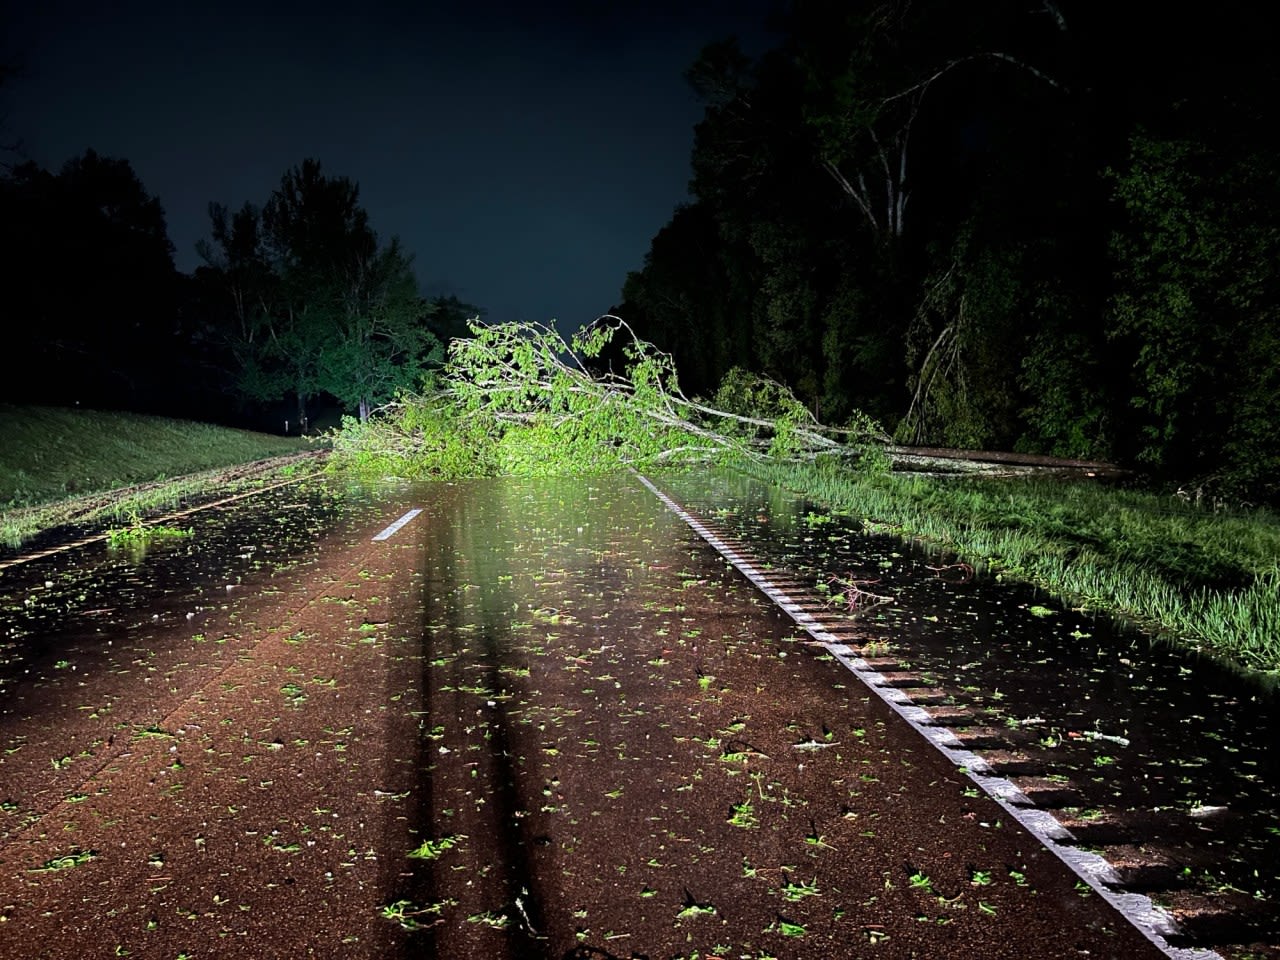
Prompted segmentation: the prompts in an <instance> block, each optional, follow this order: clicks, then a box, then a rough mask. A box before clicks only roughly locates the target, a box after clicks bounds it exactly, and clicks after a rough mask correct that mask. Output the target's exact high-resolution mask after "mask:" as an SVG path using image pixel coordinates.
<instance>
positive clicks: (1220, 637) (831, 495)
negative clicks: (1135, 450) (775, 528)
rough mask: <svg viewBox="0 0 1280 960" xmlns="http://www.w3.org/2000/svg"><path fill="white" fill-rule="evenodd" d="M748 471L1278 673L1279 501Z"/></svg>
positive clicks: (835, 472)
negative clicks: (1236, 502) (1222, 505)
mask: <svg viewBox="0 0 1280 960" xmlns="http://www.w3.org/2000/svg"><path fill="white" fill-rule="evenodd" d="M746 470H747V472H749V473H750V474H752V475H754V476H756V477H758V478H760V479H762V480H765V481H768V482H770V483H774V484H777V485H779V486H781V487H785V488H787V489H789V490H792V491H795V492H797V493H800V494H802V495H804V496H806V497H808V498H810V499H811V500H813V501H815V502H817V503H821V504H824V505H825V506H827V507H828V508H830V509H833V510H836V511H838V512H841V513H846V514H849V515H851V516H855V517H858V518H860V519H862V520H863V521H864V522H865V523H866V524H867V525H868V526H869V527H870V528H872V529H879V530H884V531H886V532H892V533H896V534H900V535H903V536H907V537H916V538H920V539H923V540H926V541H929V542H932V543H935V544H937V545H939V546H942V547H944V548H948V549H951V550H954V551H955V552H956V553H958V554H959V555H960V557H961V558H962V559H964V560H966V561H968V562H971V563H980V564H983V565H984V566H985V567H986V568H987V569H988V570H990V571H991V572H993V573H995V574H997V575H1001V576H1009V577H1013V578H1016V579H1022V580H1027V581H1029V582H1031V583H1034V584H1036V585H1037V586H1040V587H1042V588H1044V589H1045V590H1047V591H1049V592H1050V593H1053V594H1055V595H1057V596H1059V597H1061V598H1063V599H1065V600H1067V601H1068V602H1070V603H1073V604H1076V605H1079V606H1084V607H1088V608H1091V609H1096V610H1104V611H1108V612H1111V613H1116V614H1120V615H1122V616H1124V617H1127V618H1129V619H1132V620H1134V621H1136V622H1138V623H1141V624H1144V625H1146V626H1149V627H1154V628H1156V629H1157V631H1158V632H1159V633H1161V634H1162V635H1165V636H1166V637H1167V638H1168V639H1171V640H1173V641H1174V642H1175V643H1178V644H1179V645H1182V646H1186V647H1189V648H1192V649H1195V650H1201V651H1206V652H1211V653H1213V654H1214V655H1216V656H1219V657H1222V658H1225V659H1227V660H1230V661H1233V662H1235V663H1237V664H1239V665H1241V666H1244V667H1247V668H1249V669H1253V670H1262V671H1269V672H1273V671H1277V670H1280V517H1278V516H1277V515H1276V514H1275V513H1274V512H1273V511H1271V510H1268V509H1265V508H1251V509H1243V510H1235V511H1224V512H1217V513H1215V512H1212V511H1209V510H1207V509H1203V508H1201V507H1198V506H1196V505H1195V504H1192V503H1186V502H1184V501H1182V500H1180V499H1178V498H1177V497H1170V496H1161V495H1159V494H1155V493H1148V492H1141V491H1136V490H1124V489H1118V488H1115V487H1110V486H1105V485H1102V484H1099V483H1097V482H1090V481H1076V480H1070V481H1069V480H1053V479H1046V478H1035V477H1031V478H1016V479H1008V478H999V479H997V478H937V477H924V476H901V475H896V474H856V473H853V472H851V471H848V470H843V469H839V468H837V467H833V466H831V465H826V464H816V465H804V466H796V465H787V466H770V465H750V466H748V467H747V468H746Z"/></svg>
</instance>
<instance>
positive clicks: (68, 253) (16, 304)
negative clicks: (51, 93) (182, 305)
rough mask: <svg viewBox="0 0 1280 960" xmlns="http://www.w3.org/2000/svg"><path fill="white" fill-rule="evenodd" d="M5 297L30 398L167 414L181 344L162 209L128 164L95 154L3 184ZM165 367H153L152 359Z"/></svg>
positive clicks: (19, 383)
mask: <svg viewBox="0 0 1280 960" xmlns="http://www.w3.org/2000/svg"><path fill="white" fill-rule="evenodd" d="M0 197H2V199H0V203H3V206H4V210H3V227H2V228H0V238H2V239H0V242H3V244H4V249H3V251H2V255H3V257H4V262H5V265H6V271H7V276H8V281H7V283H6V289H5V291H4V297H5V299H6V300H7V305H8V310H7V311H6V312H7V313H8V315H9V316H11V317H12V318H13V322H12V325H11V328H10V336H11V337H13V338H16V343H15V341H14V340H11V341H10V343H11V344H14V345H15V346H17V347H18V348H19V349H20V350H21V352H22V355H23V357H24V363H23V364H22V365H21V366H20V369H19V370H18V371H16V375H15V376H14V377H13V378H11V380H10V382H9V383H8V384H7V387H8V390H9V391H10V392H11V393H16V394H18V395H20V396H21V397H22V398H24V399H27V400H33V399H34V400H41V401H54V402H62V403H71V402H80V403H84V404H86V405H89V404H94V405H105V406H115V407H125V408H134V409H142V408H147V409H164V407H165V405H166V403H167V401H168V400H169V394H170V391H171V389H172V387H173V385H174V381H175V379H176V378H175V377H174V376H173V374H174V372H175V368H176V367H177V366H178V364H177V363H176V362H175V361H176V358H177V357H178V356H180V355H181V353H182V350H183V344H182V343H181V342H180V341H179V340H178V338H177V337H176V327H175V315H176V304H175V296H176V274H175V271H174V267H173V247H172V245H171V244H170V242H169V239H168V234H167V231H166V227H165V219H164V211H163V209H162V208H161V206H160V203H159V201H158V200H157V199H156V198H154V197H152V196H150V195H149V194H148V193H147V191H146V189H145V187H144V186H143V185H142V182H141V181H140V180H139V179H138V177H137V175H136V174H135V173H134V171H133V168H132V167H131V166H130V165H129V163H128V161H125V160H121V159H116V158H112V157H104V156H101V155H99V154H97V153H96V152H94V151H93V150H88V151H86V152H85V153H84V154H82V155H80V156H77V157H73V158H72V159H70V160H68V161H67V162H66V164H64V165H63V167H62V169H61V170H60V171H59V172H58V173H56V174H54V173H50V172H48V171H46V170H42V169H40V168H39V167H37V166H36V165H35V164H32V163H25V164H22V165H20V166H19V167H17V168H16V169H15V170H14V171H13V173H12V174H11V175H10V176H9V177H7V178H5V179H4V180H3V181H0ZM155 355H160V356H165V357H166V358H168V360H167V362H166V363H165V364H160V365H157V364H155V363H154V361H153V360H151V359H150V358H151V357H152V356H155Z"/></svg>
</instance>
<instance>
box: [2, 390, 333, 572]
mask: <svg viewBox="0 0 1280 960" xmlns="http://www.w3.org/2000/svg"><path fill="white" fill-rule="evenodd" d="M311 449H314V448H313V446H312V445H311V444H310V443H309V442H308V441H306V440H303V439H301V438H298V437H276V436H271V435H269V434H263V433H253V432H250V431H247V430H230V429H227V428H224V427H215V426H211V425H209V424H205V423H196V422H193V421H188V420H170V419H167V418H164V417H147V416H141V415H137V414H129V413H105V412H99V411H93V410H70V409H61V408H52V407H28V406H13V405H9V404H0V511H3V512H2V513H0V546H6V547H10V548H13V547H16V546H19V545H20V544H21V543H22V542H24V541H25V540H28V539H30V538H31V537H33V536H35V535H36V534H37V533H39V532H40V531H41V530H44V529H49V528H51V527H56V526H59V525H61V524H64V523H67V522H72V521H74V522H75V523H77V524H92V523H100V522H119V521H120V520H123V519H127V518H129V517H131V516H136V515H138V514H145V513H147V512H149V511H154V510H157V509H163V508H165V507H167V506H171V505H173V504H175V503H177V502H179V501H180V500H183V499H184V498H188V497H191V496H194V495H198V494H199V493H200V492H201V491H208V490H210V489H214V488H217V489H219V490H220V492H221V490H222V487H221V483H222V477H221V476H220V475H219V474H217V473H210V472H209V471H216V470H218V469H220V468H225V467H230V466H235V465H240V464H246V463H250V462H252V461H255V460H262V459H265V458H268V457H277V456H283V455H286V454H292V453H302V452H306V451H308V450H311ZM202 471H203V472H204V474H203V475H202V474H201V472H202ZM169 478H174V479H169ZM157 481H161V482H158V483H157ZM138 484H145V485H146V486H145V488H144V489H139V490H133V491H130V492H128V493H126V494H124V495H122V496H119V497H104V498H101V502H99V498H93V497H89V496H88V495H92V494H101V493H104V492H107V491H113V490H118V489H120V488H126V487H133V486H135V485H138ZM86 498H87V502H86Z"/></svg>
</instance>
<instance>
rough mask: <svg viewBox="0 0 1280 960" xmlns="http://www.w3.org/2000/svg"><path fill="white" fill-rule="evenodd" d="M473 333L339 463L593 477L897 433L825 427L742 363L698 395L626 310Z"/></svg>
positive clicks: (347, 445) (858, 448)
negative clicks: (570, 330)
mask: <svg viewBox="0 0 1280 960" xmlns="http://www.w3.org/2000/svg"><path fill="white" fill-rule="evenodd" d="M469 329H470V331H471V336H470V337H466V338H458V339H455V340H454V341H453V342H452V343H451V344H450V345H449V357H448V360H447V361H446V363H445V366H444V369H443V371H442V374H441V377H440V380H439V382H440V384H441V387H440V389H438V390H436V391H434V392H432V393H430V394H428V395H425V396H416V397H402V398H401V399H399V400H398V401H396V402H395V403H394V404H391V405H389V406H388V407H385V408H383V410H382V414H383V418H382V421H383V422H382V423H381V424H376V425H374V426H371V427H368V428H366V429H359V428H358V427H357V425H356V424H354V423H346V424H344V428H343V431H342V433H341V434H340V436H339V437H338V438H336V442H335V454H336V455H337V456H338V459H339V462H344V461H345V462H347V463H356V464H359V463H361V461H365V464H364V465H366V466H367V465H369V462H370V461H372V462H376V463H378V464H379V468H380V469H382V470H383V471H384V472H397V473H401V474H403V473H406V472H407V473H409V474H410V475H413V476H460V475H467V474H471V475H477V474H493V473H511V474H522V475H529V474H534V473H544V474H545V473H587V472H602V471H606V470H610V469H617V468H619V467H629V466H630V467H640V466H663V465H673V464H688V463H705V462H725V461H733V460H741V459H746V460H755V461H763V460H812V459H814V458H816V457H817V456H819V455H821V454H830V455H834V456H839V457H850V458H862V457H865V455H866V452H867V450H868V449H869V448H877V449H878V447H879V445H880V444H883V443H885V442H887V439H888V438H887V437H886V436H885V434H884V432H883V430H881V429H880V427H879V425H878V424H875V423H874V422H873V421H871V420H870V419H869V418H866V417H858V418H856V419H855V420H853V421H851V423H850V424H849V425H846V426H845V427H832V426H828V425H826V424H823V423H820V422H819V421H818V420H817V418H816V417H814V416H813V415H812V414H811V413H810V411H809V410H808V408H806V407H805V405H804V404H802V403H801V402H800V401H799V400H797V399H796V397H795V396H794V395H793V394H792V393H791V392H790V390H788V389H787V388H785V387H783V386H782V385H780V384H777V383H774V382H773V381H770V380H767V379H765V378H761V377H758V376H755V375H752V374H748V373H745V372H743V371H740V370H735V371H731V373H730V375H729V376H728V377H726V380H725V382H724V384H722V386H721V389H720V391H719V393H718V394H717V396H716V401H717V404H718V405H715V406H713V405H711V404H709V403H705V402H702V401H700V400H694V399H690V398H689V397H687V396H685V394H684V393H683V392H682V391H681V390H680V387H679V384H678V378H677V375H676V369H675V364H674V362H673V360H672V358H671V355H670V354H669V353H666V352H664V351H662V350H659V349H658V348H657V347H655V346H654V345H653V344H650V343H647V342H646V341H644V340H641V339H640V338H639V337H637V336H636V335H635V333H634V331H633V330H632V329H631V328H630V327H629V326H628V325H627V324H626V323H625V322H624V321H623V320H621V319H619V318H618V317H614V316H609V315H606V316H603V317H600V318H599V319H597V320H596V321H595V322H594V323H593V324H590V325H589V326H587V327H585V328H583V329H582V330H581V331H579V332H578V333H577V334H575V335H574V336H573V337H572V338H571V339H569V340H566V339H565V338H564V337H563V336H562V335H561V334H560V333H559V332H558V331H556V330H555V329H553V328H552V327H549V326H546V325H543V324H536V323H504V324H485V323H481V322H480V321H479V320H475V321H472V322H471V323H470V324H469ZM615 364H616V365H617V366H619V367H620V368H621V371H622V372H620V373H619V372H617V371H616V370H615V369H614V366H615ZM459 437H465V438H466V441H467V442H466V444H465V449H464V447H460V446H459V444H458V442H457V440H458V438H459ZM396 461H402V464H401V468H400V469H395V468H394V466H395V462H396Z"/></svg>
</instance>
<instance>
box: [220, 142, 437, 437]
mask: <svg viewBox="0 0 1280 960" xmlns="http://www.w3.org/2000/svg"><path fill="white" fill-rule="evenodd" d="M209 214H210V224H211V233H212V240H211V241H207V242H204V243H202V244H201V246H200V252H201V255H202V256H203V258H204V260H205V262H206V263H207V264H208V266H207V268H206V269H205V270H204V271H203V277H204V281H205V283H206V284H207V285H209V286H211V287H213V288H215V289H217V290H218V291H220V295H221V296H222V298H223V302H224V304H225V318H224V324H223V328H222V329H223V336H224V342H225V343H226V345H227V349H228V350H229V352H230V354H231V356H232V357H233V358H234V362H235V365H236V384H237V388H238V389H239V390H240V391H242V392H243V393H244V394H245V395H247V396H248V397H250V398H252V399H253V400H256V401H260V402H271V401H276V400H280V399H283V398H285V397H286V396H287V397H291V398H292V399H293V402H294V404H295V405H296V406H295V410H296V414H295V415H296V417H297V420H296V422H297V423H298V424H299V425H300V426H301V425H305V424H306V423H307V419H308V413H309V404H310V402H311V401H312V400H314V399H315V398H316V397H317V396H320V395H327V396H330V397H333V398H335V399H336V400H337V401H339V403H341V404H342V405H343V407H344V408H345V409H347V410H349V411H351V412H354V413H356V414H358V415H359V417H360V418H361V419H365V418H367V417H368V416H369V413H370V412H371V411H372V409H373V408H374V406H375V405H377V404H379V403H381V402H383V401H385V400H387V399H389V398H390V397H391V396H392V395H394V393H395V392H396V391H397V390H399V389H401V388H413V387H416V386H418V385H419V383H420V381H421V379H422V377H423V375H424V373H425V372H426V370H427V369H428V367H429V366H430V365H432V364H434V363H438V362H439V361H440V360H441V359H442V356H443V354H442V347H441V344H440V341H439V338H438V337H437V336H436V335H435V334H434V333H433V331H432V329H431V324H430V321H431V318H432V316H433V315H435V314H437V313H443V312H445V311H446V307H445V305H440V304H432V303H429V302H427V301H426V300H424V299H423V298H422V297H421V296H420V295H419V294H418V291H417V282H416V280H415V279H414V275H413V270H412V261H411V258H410V257H409V256H408V255H407V254H405V252H404V251H403V250H402V249H401V247H400V245H399V242H398V241H397V240H395V239H393V240H392V241H391V242H390V243H389V244H385V245H384V244H381V243H380V242H379V240H378V236H377V234H376V233H375V232H374V231H373V229H372V227H371V226H370V225H369V217H368V214H367V212H366V211H365V210H364V208H363V207H361V206H360V190H359V186H358V185H357V184H355V183H354V182H353V181H351V180H349V179H347V178H346V177H330V176H327V175H326V174H325V173H324V172H323V170H322V169H321V165H320V163H319V161H316V160H310V159H309V160H305V161H303V163H302V164H301V165H300V166H298V167H294V168H292V169H290V170H288V171H286V172H285V174H284V175H283V177H282V178H281V181H280V186H279V187H278V188H277V189H276V190H275V191H273V193H272V194H271V196H270V198H269V199H268V200H267V202H266V204H264V205H263V206H262V207H261V208H257V207H254V206H253V205H251V204H246V205H245V206H243V207H242V208H241V209H240V210H239V211H238V212H237V213H235V214H234V215H230V214H229V213H228V211H227V209H226V208H225V207H224V206H222V205H220V204H211V205H210V208H209ZM451 322H452V320H451Z"/></svg>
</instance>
